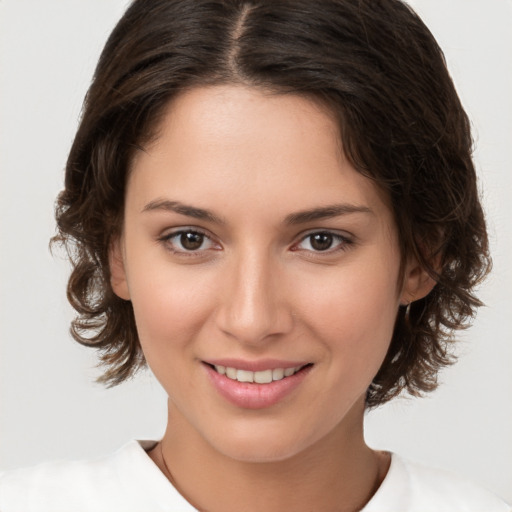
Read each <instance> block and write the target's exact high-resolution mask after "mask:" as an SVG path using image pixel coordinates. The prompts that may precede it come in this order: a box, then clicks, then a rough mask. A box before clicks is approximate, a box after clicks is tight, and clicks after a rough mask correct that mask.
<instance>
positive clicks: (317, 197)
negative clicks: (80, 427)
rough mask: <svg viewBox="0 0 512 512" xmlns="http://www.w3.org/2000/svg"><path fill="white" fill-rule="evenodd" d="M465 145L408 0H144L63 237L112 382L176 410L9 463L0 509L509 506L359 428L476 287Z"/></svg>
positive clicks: (92, 136)
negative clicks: (142, 390) (158, 391)
mask: <svg viewBox="0 0 512 512" xmlns="http://www.w3.org/2000/svg"><path fill="white" fill-rule="evenodd" d="M404 91H406V93H404ZM471 144H472V140H471V134H470V130H469V121H468V118H467V116H466V114H465V112H464V110H463V109H462V106H461V104H460V101H459V99H458V96H457V94H456V92H455V89H454V86H453V84H452V81H451V79H450V77H449V75H448V72H447V70H446V67H445V63H444V59H443V55H442V53H441V51H440V49H439V47H438V46H437V43H436V42H435V40H434V38H433V37H432V35H431V34H430V32H429V31H428V29H427V28H426V27H425V25H424V24H423V23H422V21H421V20H420V19H419V18H418V17H417V15H416V14H415V13H414V12H413V11H412V10H411V9H410V8H409V7H407V6H406V5H405V4H403V3H402V2H400V1H398V0H379V1H376V2H363V1H360V0H329V1H327V2H324V1H322V2H315V1H311V0H308V1H301V0H294V1H285V0H283V1H276V2H267V1H264V0H251V1H249V0H247V1H246V0H218V1H211V0H208V1H203V0H199V1H198V0H193V1H192V0H152V1H151V2H149V1H146V0H135V1H134V2H132V3H131V4H130V6H129V8H128V10H127V11H126V13H125V14H124V16H123V18H122V19H121V20H120V22H119V24H118V25H117V27H116V28H115V29H114V31H113V33H112V35H111V36H110V38H109V40H108V42H107V44H106V46H105V49H104V51H103V53H102V56H101V58H100V61H99V63H98V67H97V69H96V73H95V77H94V80H93V83H92V85H91V88H90V90H89V92H88V95H87V97H86V101H85V104H84V111H83V117H82V119H81V124H80V127H79V129H78V132H77V135H76V138H75V141H74V144H73V147H72V149H71V152H70V155H69V159H68V163H67V168H66V180H65V188H64V190H63V191H62V193H61V194H60V196H59V199H58V206H57V212H56V216H57V223H58V228H59V234H58V236H57V237H56V238H55V239H54V242H55V243H58V242H61V243H63V244H64V245H66V247H67V249H68V252H69V255H70V257H71V261H72V263H73V271H72V274H71V277H70V280H69V284H68V296H69V299H70V301H71V304H72V305H73V307H74V308H75V310H76V312H77V317H76V319H75V320H74V322H73V326H72V333H73V336H74V337H75V339H76V340H77V341H78V342H80V343H82V344H83V345H86V346H90V347H93V348H96V349H98V350H99V351H100V358H101V361H102V363H103V365H104V367H105V373H104V374H103V376H102V377H101V378H100V379H99V380H100V381H101V382H104V383H106V384H107V385H111V386H112V385H116V384H120V383H121V382H123V381H125V380H126V379H128V378H129V377H130V376H132V375H133V374H134V373H136V371H137V370H138V369H139V368H141V367H142V366H145V365H148V366H149V368H150V369H151V370H152V372H153V373H154V375H155V376H156V378H157V379H158V381H159V382H160V383H161V385H162V387H163V389H164V390H165V393H166V394H167V397H168V411H167V414H168V418H167V428H166V431H165V434H164V436H163V438H162V439H160V440H158V441H154V442H135V441H134V442H132V443H129V444H127V445H125V446H124V447H123V448H122V449H121V450H120V451H119V452H117V453H116V454H115V455H113V456H111V457H107V458H105V459H103V460H101V461H91V462H80V463H69V464H66V463H62V464H61V463H57V464H45V465H42V466H39V467H37V468H35V469H27V470H18V471H14V472H8V473H5V474H3V475H1V476H0V509H1V510H2V511H3V512H11V511H15V510H34V511H55V510H84V511H85V510H87V511H107V510H108V511H113V510H123V511H127V512H129V511H137V510H138V511H140V510H152V511H153V510H155V511H156V510H168V511H173V510H180V511H181V510H193V509H197V510H205V511H210V512H215V511H222V512H225V511H228V512H229V511H234V510H244V511H248V512H250V511H252V510H254V511H256V510H258V511H259V510H266V511H270V512H271V511H273V510H276V511H277V510H282V509H284V508H287V509H290V510H294V511H299V512H300V511H303V510H304V511H306V510H308V511H310V510H315V511H320V512H322V511H326V512H327V511H333V510H336V511H340V512H342V511H347V512H348V511H356V510H364V511H365V512H372V511H379V512H386V511H395V512H396V511H402V510H404V511H406V510H407V511H412V512H414V511H416V512H419V511H420V510H436V511H454V512H455V511H459V510H468V511H474V512H477V511H481V510H486V511H490V512H491V511H507V510H509V508H508V507H507V506H506V505H505V504H504V503H503V502H502V501H501V500H499V499H498V498H496V497H494V496H493V495H492V494H490V493H488V492H487V491H484V490H483V489H480V488H478V487H475V486H473V485H472V484H469V483H468V482H466V481H465V480H463V479H461V478H458V477H455V476H453V475H449V474H447V473H444V472H440V471H434V470H430V469H427V468H425V467H422V466H419V465H416V464H414V463H411V462H408V461H407V460H405V459H402V458H401V457H400V456H398V455H396V454H392V453H390V452H387V451H378V450H374V449H372V448H370V447H369V446H368V445H367V444H366V442H365V439H364V435H363V419H364V413H365V410H368V409H371V408H373V407H376V406H378V405H381V404H383V403H385V402H387V401H389V400H391V399H392V398H394V397H395V396H396V395H398V394H399V393H400V392H409V393H410V394H412V395H419V394H422V393H426V392H428V391H431V390H433V389H435V387H436V384H437V373H438V371H439V369H440V368H442V367H443V366H446V365H448V364H449V363H450V362H451V361H452V359H451V355H450V346H451V345H452V343H453V341H454V331H456V330H457V329H462V328H464V327H466V326H467V325H468V323H469V320H470V319H471V318H472V316H473V315H474V313H475V310H476V308H477V307H478V306H479V305H481V303H480V301H479V299H478V298H477V297H476V296H475V294H474V288H475V286H476V285H477V284H478V283H480V281H481V280H482V279H483V277H485V275H486V273H487V271H488V269H489V266H490V259H489V254H488V240H487V233H486V226H485V222H484V216H483V212H482V208H481V205H480V202H479V197H478V193H477V186H476V175H475V170H474V166H473V162H472V159H471ZM140 482H144V485H143V486H141V485H139V484H140Z"/></svg>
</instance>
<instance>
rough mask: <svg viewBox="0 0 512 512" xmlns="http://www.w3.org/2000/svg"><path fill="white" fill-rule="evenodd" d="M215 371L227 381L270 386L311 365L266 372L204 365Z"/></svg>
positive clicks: (267, 370)
mask: <svg viewBox="0 0 512 512" xmlns="http://www.w3.org/2000/svg"><path fill="white" fill-rule="evenodd" d="M205 364H206V365H208V366H209V367H210V368H212V369H213V370H215V371H216V372H217V373H218V374H219V375H224V376H226V377H227V378H228V379H231V380H236V381H238V382H249V383H254V384H270V383H271V382H276V381H279V380H283V379H286V378H287V377H291V376H292V375H295V374H296V373H298V372H300V371H301V370H304V369H305V368H308V367H311V366H313V364H312V363H306V364H303V365H299V366H294V367H287V368H272V369H271V368H268V369H266V370H259V371H250V370H244V369H241V368H235V367H233V366H223V365H220V364H210V363H205Z"/></svg>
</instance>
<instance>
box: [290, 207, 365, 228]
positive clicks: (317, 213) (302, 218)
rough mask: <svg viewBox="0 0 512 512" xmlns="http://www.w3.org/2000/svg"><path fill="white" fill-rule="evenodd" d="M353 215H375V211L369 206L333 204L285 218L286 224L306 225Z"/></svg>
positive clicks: (292, 214)
mask: <svg viewBox="0 0 512 512" xmlns="http://www.w3.org/2000/svg"><path fill="white" fill-rule="evenodd" d="M352 213H369V214H371V215H374V213H373V211H372V210H370V208H368V207H367V206H359V205H354V204H332V205H328V206H322V207H320V208H311V209H310V210H304V211H302V212H296V213H291V214H290V215H287V216H286V218H285V222H286V224H290V225H295V224H305V223H307V222H312V221H315V220H322V219H330V218H333V217H339V216H341V215H349V214H352Z"/></svg>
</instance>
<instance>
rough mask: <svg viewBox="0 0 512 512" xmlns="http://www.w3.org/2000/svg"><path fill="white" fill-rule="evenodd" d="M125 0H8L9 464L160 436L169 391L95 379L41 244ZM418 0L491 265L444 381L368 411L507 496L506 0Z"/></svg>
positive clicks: (391, 430)
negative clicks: (470, 158) (454, 106)
mask: <svg viewBox="0 0 512 512" xmlns="http://www.w3.org/2000/svg"><path fill="white" fill-rule="evenodd" d="M126 4H127V2H126V0H108V1H105V0H65V1H64V0H45V1H44V2H43V1H40V0H0V38H1V45H2V46H1V64H0V102H1V103H0V106H1V111H0V130H1V132H0V229H1V231H0V244H1V246H0V342H1V344H0V439H1V443H0V469H8V468H13V467H17V466H24V465H29V464H34V463H37V462H39V461H43V460H47V459H55V458H81V457H92V456H96V455H100V454H105V453H109V452H111V451H113V450H114V449H116V448H117V447H118V446H120V445H121V444H123V443H124V442H125V441H126V440H129V439H131V438H139V439H140V438H146V439H147V438H157V437H159V436H160V435H161V434H162V433H163V429H164V425H165V407H166V404H165V396H164V394H163V392H162V390H161V388H160V387H159V385H158V384H157V383H156V382H155V381H154V380H153V378H152V377H151V376H150V375H149V374H146V375H142V376H140V377H138V378H137V379H136V380H135V381H133V382H130V383H127V384H124V385H123V386H121V387H119V388H117V389H113V390H104V389H103V388H101V387H100V386H98V385H95V384H93V383H92V381H93V379H94V377H95V376H97V374H98V373H97V371H96V370H95V369H94V357H93V354H91V353H90V351H89V350H87V349H86V348H84V347H81V346H79V345H78V344H76V343H75V342H73V341H72V340H71V339H70V336H69V335H68V322H69V320H70V318H71V311H70V308H69V307H68V305H67V302H66V299H65V291H64V290H65V281H66V276H67V272H68V269H67V264H66V263H65V262H64V261H63V259H62V258H60V259H59V258H52V257H51V256H50V255H49V252H48V248H47V244H48V239H49V238H50V236H51V235H52V234H53V230H54V228H53V211H52V210H53V201H54V198H55V196H56V194H57V192H58V190H59V189H60V188H61V183H62V176H63V172H62V171H63V167H64V164H65V160H66V153H67V151H68V150H69V147H70V144H71V141H72V137H73V133H74V130H75V128H76V125H77V119H78V116H79V112H80V106H81V102H82V98H83V96H84V94H85V91H86V89H87V85H88V83H89V80H90V78H91V76H92V72H93V68H94V66H95V63H96V60H97V58H98V56H99V53H100V51H101V48H102V45H103V43H104V42H105V40H106V38H107V36H108V34H109V32H110V30H111V29H112V28H113V26H114V24H115V22H116V21H117V19H118V18H119V17H120V15H121V13H122V12H123V10H124V8H125V6H126ZM411 4H413V5H414V6H415V7H416V8H417V10H418V12H419V13H420V14H421V15H422V16H423V18H424V20H425V21H426V23H427V25H428V26H429V27H430V28H431V30H432V32H433V33H434V35H435V36H436V37H437V39H438V41H439V43H440V45H441V46H442V48H443V49H444V50H445V53H446V56H447V60H448V64H449V67H450V69H451V72H452V74H453V77H454V79H455V82H456V85H457V87H458V89H459V92H460V95H461V97H462V100H463V103H464V105H465V106H466V108H467V110H468V112H469V115H470V117H471V119H472V122H473V125H474V129H475V138H476V146H477V151H476V155H475V158H476V163H477V167H478V169H479V171H480V173H481V178H482V179H481V185H482V190H483V194H484V198H485V204H486V208H487V211H488V216H489V222H490V232H491V240H492V249H493V253H494V272H493V275H492V277H491V279H490V280H489V281H488V282H487V284H486V285H485V286H484V287H482V290H481V296H482V297H483V299H484V301H485V302H486V303H487V308H485V309H483V310H482V311H481V312H480V314H479V316H478V319H477V321H476V323H475V326H474V327H473V328H472V329H471V330H470V331H468V332H467V333H465V334H464V336H463V337H462V342H461V344H460V347H459V353H460V354H461V358H460V361H459V363H458V364H457V365H456V366H455V367H453V368H451V369H449V370H446V371H445V372H443V374H442V380H443V382H444V384H443V386H442V387H441V388H440V389H439V391H437V392H436V393H434V394H433V395H432V396H431V397H429V398H426V399H423V400H412V401H408V400H400V401H397V402H394V403H392V404H390V405H388V406H385V407H383V408H382V409H380V410H378V411H375V412H372V413H370V414H369V416H368V418H367V438H368V440H369V442H370V444H371V445H373V446H375V447H379V448H385V449H391V450H395V451H398V452H400V453H402V454H404V455H407V456H409V457H412V458H416V459H419V460H422V461H424V462H427V463H429V464H433V465H437V466H444V467H447V468H451V469H453V470H455V471H457V472H459V473H462V474H464V475H467V476H469V477H471V478H473V479H475V480H477V481H479V482H481V483H483V484H484V485H486V486H487V487H489V488H490V489H491V490H493V491H495V492H496V493H498V494H500V495H501V496H502V497H504V498H505V499H507V500H508V501H511V502H512V434H511V433H512V371H511V365H512V329H511V327H510V323H511V319H512V300H511V289H512V272H511V262H512V228H511V226H512V220H511V219H512V206H511V203H512V178H511V176H512V172H511V169H510V166H511V163H512V157H511V146H512V94H511V92H510V91H512V66H511V64H510V63H511V62H512V31H511V30H510V27H511V26H512V3H511V1H510V0H486V1H485V2H484V1H483V0H411Z"/></svg>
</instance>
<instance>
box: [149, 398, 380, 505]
mask: <svg viewBox="0 0 512 512" xmlns="http://www.w3.org/2000/svg"><path fill="white" fill-rule="evenodd" d="M353 409H354V410H352V411H350V413H349V414H348V415H347V417H345V418H344V420H343V422H342V424H340V426H339V428H336V429H335V430H333V431H332V432H330V433H329V434H328V435H327V436H325V437H324V438H322V439H321V440H320V441H318V442H316V443H315V444H313V445H312V446H309V447H308V448H307V449H306V450H303V451H301V452H300V453H297V454H295V455H293V456H291V457H289V458H287V459H285V460H278V461H271V462H247V461H240V460H236V459H233V458H231V457H228V456H225V455H224V454H222V453H220V452H219V451H217V450H215V449H214V448H213V447H212V446H211V445H210V444H209V443H208V442H207V441H206V440H205V439H204V438H202V437H201V436H200V435H199V434H198V433H197V431H195V430H194V429H192V428H190V425H189V424H188V423H187V422H186V421H185V420H184V418H183V417H182V416H181V415H180V414H179V413H178V412H177V411H176V410H175V409H174V408H173V407H172V404H170V406H169V422H168V426H167V430H166V433H165V435H164V438H163V439H162V441H161V443H160V444H159V446H158V447H157V448H155V449H154V450H153V451H152V452H151V453H150V456H151V457H152V458H153V460H154V461H155V463H156V464H157V465H158V466H159V467H160V469H161V470H162V471H163V472H164V474H166V476H167V477H168V478H169V479H170V480H171V482H172V483H173V485H174V486H175V487H176V488H177V489H178V491H179V492H180V493H181V494H182V495H183V496H184V497H185V498H186V499H187V500H188V501H189V502H190V503H191V504H192V505H193V506H195V507H196V508H197V509H198V510H208V512H216V511H222V512H231V511H235V510H244V511H247V512H251V511H260V510H265V511H266V512H274V511H276V512H277V511H281V510H294V511H297V512H301V511H311V510H315V511H324V510H326V511H327V510H328V511H331V510H337V511H339V512H345V511H346V512H353V511H355V510H360V509H361V508H362V507H363V506H364V505H365V504H366V503H367V502H368V501H369V500H370V498H371V497H372V495H373V494H374V493H375V491H376V490H377V488H378V487H379V485H380V484H381V482H382V480H383V479H384V476H385V474H386V472H387V469H388V467H389V455H387V454H383V453H379V452H375V451H373V450H371V449H370V448H369V447H368V446H367V445H366V444H365V442H364V438H363V414H364V405H363V404H362V403H358V404H357V405H356V406H355V407H354V408H353Z"/></svg>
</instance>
